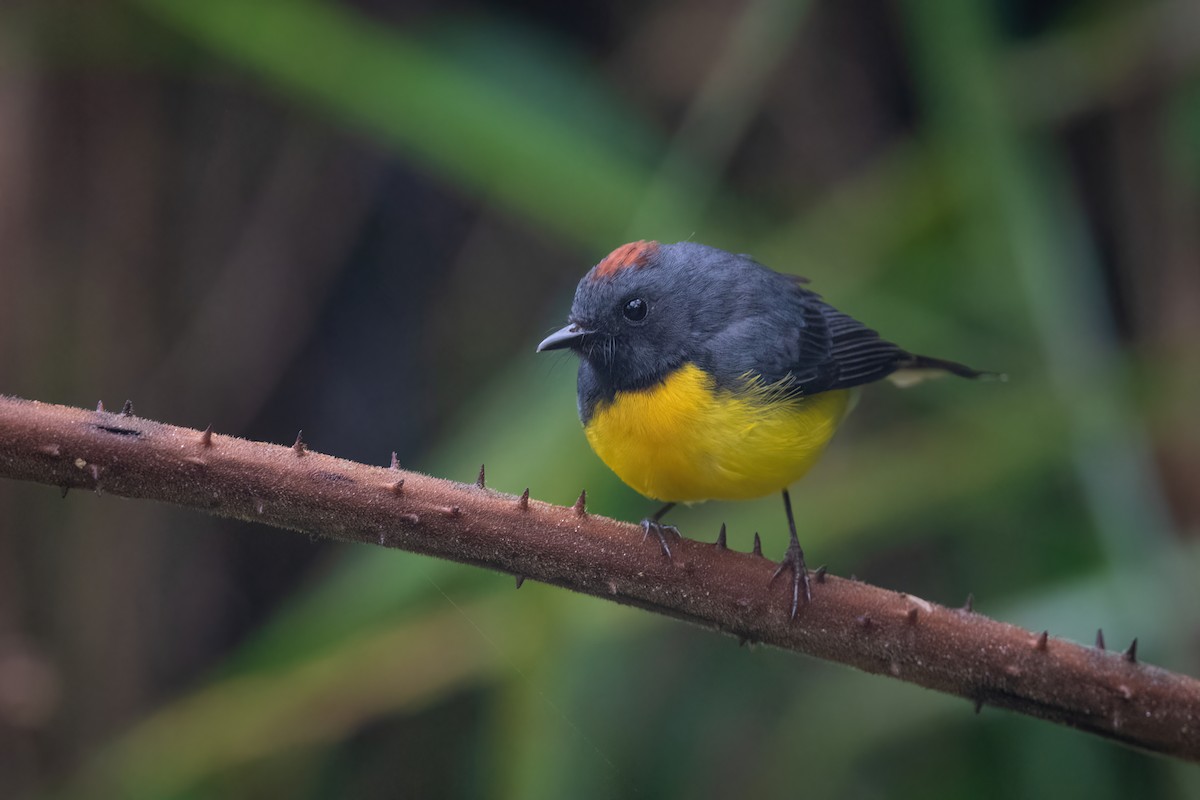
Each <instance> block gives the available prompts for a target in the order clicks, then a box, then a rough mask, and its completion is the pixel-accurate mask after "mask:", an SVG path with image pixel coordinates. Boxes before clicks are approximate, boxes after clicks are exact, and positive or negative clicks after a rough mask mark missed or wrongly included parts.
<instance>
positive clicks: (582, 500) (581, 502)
mask: <svg viewBox="0 0 1200 800" xmlns="http://www.w3.org/2000/svg"><path fill="white" fill-rule="evenodd" d="M572 508H574V509H575V516H577V517H586V516H587V489H582V490H580V492H579V499H578V500H576V501H575V505H574V506H572Z"/></svg>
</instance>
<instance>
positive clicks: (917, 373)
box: [888, 355, 1008, 388]
mask: <svg viewBox="0 0 1200 800" xmlns="http://www.w3.org/2000/svg"><path fill="white" fill-rule="evenodd" d="M947 372H948V373H950V374H951V375H957V376H959V377H960V378H970V379H971V380H977V379H980V378H982V379H984V380H998V381H1006V380H1008V376H1007V375H1005V374H1004V373H1002V372H986V371H984V370H978V369H974V368H973V367H968V366H967V365H966V364H960V363H958V362H957V361H949V360H947V359H944V358H934V357H933V356H918V355H909V356H908V357H907V358H905V359H904V360H903V361H901V362H900V363H899V364H897V368H896V371H895V372H893V373H892V374H891V375H889V376H888V380H890V381H891V382H892V383H894V384H896V385H897V386H899V387H901V388H907V387H909V386H912V385H914V384H917V383H920V382H921V381H923V380H926V379H928V378H937V377H940V376H941V375H943V374H944V373H947Z"/></svg>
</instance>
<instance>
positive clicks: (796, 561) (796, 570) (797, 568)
mask: <svg viewBox="0 0 1200 800" xmlns="http://www.w3.org/2000/svg"><path fill="white" fill-rule="evenodd" d="M783 508H784V510H785V511H787V520H788V532H789V533H790V534H791V537H790V538H789V539H788V549H787V552H786V553H784V555H783V561H780V562H779V568H778V569H776V570H775V574H774V575H772V576H771V580H772V581H773V580H775V579H776V578H778V577H779V573H781V572H783V571H784V570H785V569H789V568H790V569H791V570H792V619H795V618H796V612H797V611H799V610H800V588H801V587H803V588H804V604H805V605H808V604H809V603H811V602H812V587H810V586H809V583H808V567H806V566H805V565H804V551H803V550H801V549H800V540H799V539H798V538H797V537H796V520H795V517H793V516H792V498H791V495H789V494H788V490H787V489H784V490H783ZM821 569H822V570H824V567H822V568H821Z"/></svg>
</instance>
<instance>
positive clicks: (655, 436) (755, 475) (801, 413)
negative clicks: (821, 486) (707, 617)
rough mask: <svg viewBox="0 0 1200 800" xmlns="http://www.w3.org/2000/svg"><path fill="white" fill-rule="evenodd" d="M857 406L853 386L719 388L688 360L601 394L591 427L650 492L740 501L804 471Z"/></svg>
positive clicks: (618, 466) (606, 457) (613, 458)
mask: <svg viewBox="0 0 1200 800" xmlns="http://www.w3.org/2000/svg"><path fill="white" fill-rule="evenodd" d="M848 408H849V393H848V392H846V391H842V390H839V391H832V392H823V393H820V394H816V395H812V396H809V397H803V398H797V397H794V396H787V395H785V394H784V393H783V392H781V391H779V390H778V387H771V386H765V385H762V384H761V382H755V381H754V380H753V379H752V378H750V377H747V378H746V379H745V380H744V381H743V382H742V384H741V385H740V387H739V388H737V389H724V388H718V387H717V385H716V383H715V381H713V379H712V377H711V376H709V375H707V374H706V373H705V372H703V371H702V370H701V369H700V368H699V367H697V366H695V365H694V364H685V365H684V366H682V367H681V368H679V369H677V370H675V371H674V372H672V373H671V374H670V375H669V376H667V378H666V379H665V380H663V381H662V382H661V383H658V384H656V385H655V386H652V387H650V388H647V389H641V390H637V391H630V392H617V393H616V395H615V396H614V397H613V398H612V399H611V400H606V401H601V402H599V403H598V404H597V405H596V407H595V410H594V412H593V413H592V414H591V416H590V418H588V420H587V423H586V424H585V426H584V430H585V433H586V434H587V438H588V442H589V443H590V444H591V446H592V449H593V450H595V451H596V454H597V455H599V456H600V458H601V459H602V460H603V461H604V463H605V464H607V465H608V467H609V468H610V469H612V470H613V472H615V473H617V475H618V476H619V477H620V478H621V480H623V481H625V483H627V484H629V485H630V486H631V487H633V488H634V489H636V490H637V491H638V492H640V493H642V494H644V495H646V496H647V497H651V498H654V499H656V500H662V501H664V502H695V501H699V500H718V499H720V500H739V499H746V498H751V497H761V496H763V495H766V494H769V493H771V492H776V491H779V490H780V489H783V488H785V487H787V486H788V485H789V484H791V483H792V482H793V481H796V480H798V479H799V478H800V477H802V476H803V475H804V473H806V472H807V471H808V470H809V468H810V467H812V465H813V464H814V463H815V462H816V460H817V458H818V457H819V456H820V454H821V452H822V450H824V448H825V445H826V443H828V441H829V439H830V437H832V436H833V432H834V431H835V430H836V429H837V426H838V424H839V423H840V422H841V421H842V419H843V418H844V417H845V415H846V412H847V410H848Z"/></svg>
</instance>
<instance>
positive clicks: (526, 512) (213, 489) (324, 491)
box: [0, 397, 1200, 761]
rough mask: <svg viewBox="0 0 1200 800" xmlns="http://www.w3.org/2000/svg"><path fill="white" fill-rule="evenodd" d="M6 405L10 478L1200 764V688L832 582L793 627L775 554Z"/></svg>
mask: <svg viewBox="0 0 1200 800" xmlns="http://www.w3.org/2000/svg"><path fill="white" fill-rule="evenodd" d="M127 411H128V412H129V413H109V412H105V411H86V410H83V409H76V408H68V407H65V406H56V405H47V404H44V403H37V402H31V401H26V400H19V399H13V398H6V397H0V476H5V477H9V478H17V479H21V480H32V481H37V482H40V483H45V484H50V485H54V486H60V487H63V488H64V489H65V488H68V487H69V488H82V489H92V490H95V491H98V492H107V493H110V494H115V495H122V496H125V497H138V498H146V499H153V500H161V501H165V502H169V503H175V504H177V505H182V506H189V507H192V508H198V509H202V510H205V511H209V512H211V513H214V514H218V515H221V516H226V517H234V518H237V519H245V520H253V521H258V522H263V523H266V524H268V525H274V526H277V527H281V528H289V529H291V530H296V531H301V532H304V533H308V534H315V535H321V536H328V537H332V538H336V539H341V540H344V541H352V542H363V543H368V544H376V545H381V546H385V547H396V548H401V549H404V550H410V551H413V552H417V553H426V554H429V555H434V556H439V557H442V558H448V559H451V560H453V561H460V562H463V563H467V564H477V565H479V566H484V567H488V568H490V569H494V570H499V571H502V572H507V573H510V574H512V575H515V576H517V579H518V582H519V581H520V580H522V579H526V578H528V579H532V580H538V581H542V582H545V583H550V584H554V585H556V586H561V587H564V588H567V589H572V590H574V591H578V592H583V593H585V594H590V595H595V596H597V597H604V598H607V599H610V600H614V601H616V602H619V603H626V604H629V605H633V606H639V607H641V608H645V609H648V610H651V611H655V612H657V613H660V614H666V615H668V616H671V617H676V618H678V619H684V620H688V621H690V622H694V623H696V624H698V625H702V626H704V627H708V628H713V629H715V630H719V631H724V632H726V633H730V634H733V635H734V636H737V637H739V638H741V639H743V640H749V641H754V642H763V643H766V644H771V645H775V646H777V647H782V648H787V649H789V650H795V651H797V652H800V653H806V654H808V655H812V656H817V657H819V658H826V659H829V660H832V661H838V662H841V663H843V664H849V665H850V666H853V667H857V668H859V669H861V670H865V671H867V672H873V673H879V674H883V675H891V676H892V677H895V678H899V679H901V680H905V681H909V682H911V683H915V684H918V685H920V686H925V687H927V688H930V689H936V690H938V691H942V692H948V693H950V694H955V695H959V696H961V697H965V698H968V699H970V700H973V701H974V702H975V703H976V704H977V706H979V705H990V706H998V707H1001V708H1008V709H1012V710H1015V711H1019V712H1021V713H1025V714H1029V715H1031V716H1034V717H1039V718H1041V719H1046V720H1051V721H1053V722H1059V723H1063V724H1067V725H1071V726H1074V727H1076V728H1081V729H1083V730H1087V731H1091V732H1093V733H1097V734H1100V735H1101V736H1106V737H1109V738H1111V739H1115V740H1117V741H1120V742H1123V743H1125V744H1129V745H1133V746H1136V747H1140V748H1145V749H1147V750H1153V751H1156V752H1160V753H1164V754H1168V755H1172V756H1176V757H1179V758H1184V759H1188V760H1191V761H1200V681H1196V680H1195V679H1193V678H1189V677H1187V676H1184V675H1178V674H1174V673H1171V672H1167V671H1165V670H1162V669H1159V668H1157V667H1153V666H1149V665H1146V664H1142V663H1140V662H1139V661H1137V659H1136V654H1135V648H1131V650H1130V651H1127V652H1126V653H1119V652H1110V651H1106V650H1104V649H1102V648H1093V647H1084V646H1082V645H1079V644H1075V643H1073V642H1068V641H1065V640H1061V639H1055V638H1051V637H1049V636H1047V634H1046V633H1044V632H1043V633H1040V634H1034V633H1031V632H1030V631H1026V630H1023V629H1021V628H1018V627H1015V626H1013V625H1008V624H1005V623H1002V622H996V621H993V620H990V619H988V618H986V617H983V616H981V615H979V614H975V613H973V612H972V611H971V610H970V609H950V608H945V607H943V606H938V605H935V604H933V603H929V602H926V601H925V600H921V599H920V598H917V597H913V596H911V595H906V594H900V593H897V592H892V591H888V590H884V589H880V588H876V587H874V586H869V585H867V584H863V583H859V582H857V581H853V580H844V579H840V578H835V577H833V576H831V575H824V574H823V573H822V574H821V575H819V576H818V578H817V585H816V586H814V591H813V602H812V603H811V604H810V605H807V606H803V607H802V608H801V611H800V615H799V617H798V618H797V619H796V620H795V621H792V620H790V619H789V602H788V599H789V595H788V592H789V587H788V585H787V584H788V582H787V581H785V580H777V581H774V582H773V581H772V579H771V578H772V573H773V572H774V570H775V564H774V563H773V562H770V561H767V560H766V559H764V558H762V557H761V556H759V555H753V554H745V553H737V552H733V551H731V550H728V549H726V547H725V546H724V540H723V537H722V538H721V539H719V540H718V542H717V543H716V544H704V543H700V542H696V541H691V540H686V539H685V540H683V541H680V542H678V544H677V545H676V546H675V547H673V548H672V552H673V554H674V555H673V558H670V559H668V558H666V557H664V556H663V555H662V554H661V552H660V550H659V547H658V544H657V543H649V542H643V536H642V530H641V528H640V527H638V526H636V525H630V524H626V523H621V522H616V521H614V520H611V519H606V518H604V517H597V516H592V515H590V514H588V513H587V511H586V508H585V502H586V500H585V497H584V496H583V495H581V496H580V498H579V501H578V502H577V503H576V504H575V505H574V506H573V507H569V508H567V507H561V506H553V505H549V504H546V503H541V502H538V501H536V500H530V499H529V497H528V492H526V493H525V494H524V495H522V496H521V497H515V496H512V495H506V494H501V493H499V492H494V491H492V490H489V489H486V488H484V486H483V483H484V474H483V470H482V469H481V470H480V473H479V477H478V479H477V480H476V481H475V482H474V483H472V484H462V483H452V482H450V481H446V480H441V479H438V478H431V477H429V476H426V475H420V474H418V473H413V472H406V471H403V470H399V469H397V468H395V466H394V465H393V466H392V467H372V466H366V465H364V464H358V463H355V462H351V461H345V460H342V459H338V458H333V457H331V456H327V455H322V454H319V453H314V452H312V451H311V450H309V449H308V448H307V446H306V445H305V444H304V442H303V440H302V439H301V438H300V437H297V439H296V443H295V444H294V445H291V446H281V445H271V444H262V443H258V442H249V441H245V440H243V439H236V438H233V437H228V436H222V435H219V434H214V433H212V431H211V430H207V431H197V430H192V429H189V428H177V427H174V426H171V425H163V424H161V423H157V422H152V421H150V420H147V419H142V418H140V417H137V416H134V415H133V414H132V409H127Z"/></svg>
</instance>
